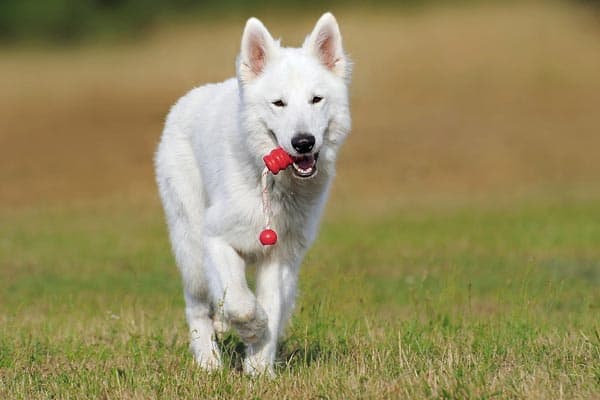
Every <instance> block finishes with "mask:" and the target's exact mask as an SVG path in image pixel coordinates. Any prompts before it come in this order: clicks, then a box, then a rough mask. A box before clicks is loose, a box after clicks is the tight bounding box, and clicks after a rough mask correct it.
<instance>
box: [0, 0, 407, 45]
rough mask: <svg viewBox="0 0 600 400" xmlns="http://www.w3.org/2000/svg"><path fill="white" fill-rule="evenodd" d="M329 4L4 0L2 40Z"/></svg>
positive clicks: (59, 38) (74, 36)
mask: <svg viewBox="0 0 600 400" xmlns="http://www.w3.org/2000/svg"><path fill="white" fill-rule="evenodd" d="M411 1H415V0H411ZM338 3H339V1H338ZM330 4H331V1H317V0H308V1H307V0H277V1H276V0H220V1H207V0H0V42H5V43H6V42H14V41H19V40H34V41H44V42H73V41H78V40H81V39H85V38H87V37H98V36H105V37H106V36H108V37H111V36H123V35H133V34H136V33H139V32H140V31H143V30H144V29H146V28H148V27H151V26H152V25H153V24H154V23H156V22H157V21H159V20H160V19H164V18H169V17H171V16H177V15H189V14H194V13H196V14H198V15H213V14H214V13H228V12H232V11H235V12H237V13H242V12H244V11H250V10H256V9H257V8H259V9H260V8H266V7H268V8H269V9H273V7H275V8H279V9H281V8H305V7H307V6H311V5H313V6H316V5H319V6H320V7H326V6H327V5H330Z"/></svg>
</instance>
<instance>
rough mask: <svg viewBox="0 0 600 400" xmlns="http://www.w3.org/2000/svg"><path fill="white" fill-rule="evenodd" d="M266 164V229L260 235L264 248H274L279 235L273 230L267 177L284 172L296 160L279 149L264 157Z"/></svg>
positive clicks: (264, 204) (264, 195)
mask: <svg viewBox="0 0 600 400" xmlns="http://www.w3.org/2000/svg"><path fill="white" fill-rule="evenodd" d="M263 161H264V162H265V165H266V167H265V169H264V170H263V172H262V176H261V181H260V183H261V188H262V203H263V212H264V213H265V220H266V221H265V229H264V230H263V231H262V232H261V233H260V236H259V239H260V243H261V244H262V245H263V246H272V245H274V244H275V243H277V233H276V232H275V231H274V230H273V229H271V202H270V200H269V192H268V190H267V175H268V174H269V172H271V173H272V174H273V175H277V174H278V173H279V171H283V170H284V169H286V168H287V167H289V166H290V165H291V164H292V163H293V162H294V160H292V157H290V155H289V154H288V153H286V151H285V150H284V149H282V148H281V147H277V148H276V149H273V150H272V151H271V152H270V153H269V154H267V155H266V156H264V157H263Z"/></svg>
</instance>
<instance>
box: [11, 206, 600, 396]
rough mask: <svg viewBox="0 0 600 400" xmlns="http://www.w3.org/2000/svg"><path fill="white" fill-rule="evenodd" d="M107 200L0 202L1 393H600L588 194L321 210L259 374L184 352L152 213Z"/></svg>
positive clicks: (228, 341) (175, 286)
mask: <svg viewBox="0 0 600 400" xmlns="http://www.w3.org/2000/svg"><path fill="white" fill-rule="evenodd" d="M114 204H118V203H117V202H115V203H114ZM114 204H113V205H111V204H103V205H98V204H95V205H88V206H81V207H78V208H70V209H67V208H65V209H41V208H34V209H30V210H26V211H19V212H7V211H4V212H3V213H2V214H1V215H0V398H2V399H10V398H24V399H31V398H107V399H112V398H119V399H123V398H125V399H127V398H140V399H142V398H143V399H146V398H211V399H212V398H306V399H308V398H340V399H342V398H443V399H452V398H481V399H487V398H523V397H527V398H569V399H572V398H598V397H599V396H600V333H599V332H600V325H599V321H600V318H599V315H600V290H598V288H599V287H600V219H599V217H598V216H600V202H598V201H583V200H581V201H573V202H565V203H559V202H554V203H552V202H550V203H548V202H546V203H544V204H535V203H533V202H529V203H527V202H517V203H514V204H512V205H509V206H502V207H495V208H494V207H487V206H483V205H479V206H476V207H467V206H464V207H457V208H451V209H434V208H429V209H420V210H416V209H415V210H413V209H408V208H406V209H401V210H398V211H395V212H391V211H390V212H389V213H388V214H385V215H383V216H381V217H378V218H377V219H368V218H363V217H344V216H340V217H336V218H335V219H334V218H329V219H328V220H327V221H326V223H325V224H324V226H323V229H322V231H321V234H320V236H319V239H318V240H317V242H316V244H315V246H314V247H313V249H312V250H311V251H310V253H309V255H308V257H307V259H306V260H305V263H304V266H303V272H302V279H301V292H300V297H299V304H298V307H297V310H296V313H295V315H294V317H293V321H292V324H291V326H290V328H289V330H288V335H287V338H286V340H285V341H284V343H283V344H282V348H281V351H280V355H279V364H278V367H277V369H278V373H279V376H278V377H277V378H276V379H274V380H269V379H250V378H247V377H245V376H243V375H242V374H241V373H240V372H239V365H240V357H241V355H242V353H243V350H242V347H241V345H240V342H239V340H238V339H237V338H236V337H235V336H234V335H230V336H228V337H227V338H225V340H224V341H223V343H222V344H223V348H224V350H225V356H226V361H227V365H228V368H227V369H226V370H225V371H224V372H223V373H219V374H213V375H205V374H204V373H202V372H201V371H199V370H198V369H197V368H195V367H194V365H193V363H192V359H191V356H190V354H189V353H188V351H187V331H186V326H185V321H184V315H183V300H182V294H181V284H180V281H179V276H178V274H177V270H176V268H175V266H174V264H173V261H172V258H171V255H170V250H169V245H168V242H167V238H166V232H165V227H164V225H163V219H162V213H161V211H160V209H159V208H158V206H157V205H156V204H155V203H152V204H145V205H141V206H140V205H139V204H138V205H128V206H123V205H119V206H115V205H114Z"/></svg>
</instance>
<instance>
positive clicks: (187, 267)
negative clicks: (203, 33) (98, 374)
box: [155, 13, 350, 375]
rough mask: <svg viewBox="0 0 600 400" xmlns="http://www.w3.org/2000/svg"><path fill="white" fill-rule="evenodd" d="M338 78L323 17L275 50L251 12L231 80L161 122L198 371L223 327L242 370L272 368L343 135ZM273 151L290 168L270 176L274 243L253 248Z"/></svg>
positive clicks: (342, 78) (341, 64)
mask: <svg viewBox="0 0 600 400" xmlns="http://www.w3.org/2000/svg"><path fill="white" fill-rule="evenodd" d="M349 80H350V61H349V60H348V59H347V57H346V55H345V54H344V51H343V49H342V37H341V35H340V31H339V28H338V25H337V22H336V20H335V18H334V16H333V15H332V14H330V13H326V14H324V15H323V16H322V17H321V18H320V19H319V21H318V22H317V24H316V26H315V28H314V30H313V32H312V33H311V34H310V35H309V36H308V37H307V39H306V40H305V42H304V45H303V46H302V47H301V48H285V47H281V46H280V44H279V41H276V40H273V38H272V37H271V35H270V34H269V32H268V31H267V29H266V28H265V27H264V25H263V24H262V23H261V22H260V21H259V20H258V19H256V18H251V19H249V20H248V22H247V23H246V27H245V29H244V33H243V36H242V43H241V52H240V55H239V57H238V59H237V79H235V78H232V79H229V80H227V81H225V82H222V83H218V84H211V85H206V86H202V87H199V88H196V89H193V90H192V91H190V92H189V93H188V94H186V95H185V96H184V97H182V98H181V99H180V100H179V101H178V102H177V103H176V104H175V106H173V108H172V109H171V111H170V113H169V115H168V117H167V121H166V125H165V129H164V132H163V135H162V138H161V141H160V145H159V147H158V151H157V153H156V158H155V164H156V179H157V182H158V187H159V190H160V195H161V198H162V202H163V206H164V209H165V213H166V217H167V222H168V225H169V234H170V239H171V244H172V247H173V252H174V254H175V258H176V261H177V265H178V266H179V269H180V271H181V275H182V278H183V284H184V292H185V293H184V294H185V303H186V317H187V321H188V323H189V327H190V332H191V350H192V352H193V354H194V357H195V359H196V361H197V362H198V364H199V365H200V366H202V367H203V368H205V369H207V370H214V369H217V368H219V367H220V366H221V356H220V352H219V348H218V346H217V342H216V339H215V333H221V332H223V331H224V330H226V329H227V328H228V326H229V325H231V326H232V327H234V328H235V329H236V330H237V332H238V333H239V335H240V337H241V338H242V340H243V341H244V343H245V344H246V346H247V347H246V359H245V361H244V370H245V372H246V373H248V374H261V373H266V374H269V375H273V362H274V359H275V354H276V348H277V339H278V337H279V336H280V335H281V333H282V330H283V327H284V325H285V322H286V321H287V320H288V318H289V316H290V313H291V311H292V308H293V306H294V301H295V295H296V285H297V278H298V269H299V266H300V263H301V261H302V258H303V256H304V254H305V252H306V250H307V249H308V247H309V246H310V244H311V243H312V242H313V240H314V239H315V235H316V232H317V227H318V223H319V219H320V216H321V213H322V211H323V206H324V204H325V201H326V198H327V193H328V190H329V187H330V184H331V180H332V178H333V176H334V164H335V160H336V155H337V153H338V150H339V147H340V145H341V144H342V142H343V141H344V139H345V137H346V136H347V134H348V132H349V131H350V110H349V104H348V83H349ZM276 147H282V148H283V149H284V150H285V151H286V152H287V153H288V154H289V155H290V156H291V158H292V160H293V165H292V167H290V168H288V169H286V170H284V171H282V172H280V173H279V174H278V175H276V176H269V187H268V190H269V192H270V193H271V201H270V214H271V226H272V227H273V229H275V230H276V231H277V232H278V234H279V241H278V242H277V244H275V245H273V246H263V245H261V243H260V242H259V240H258V235H259V233H260V232H261V230H262V229H263V227H264V221H265V214H264V209H263V203H262V202H261V194H262V190H261V171H263V168H264V166H265V165H264V163H263V159H262V158H263V156H264V155H266V154H267V153H269V152H270V151H271V150H272V149H274V148H276ZM249 263H253V264H256V266H257V276H256V296H255V295H254V294H253V293H252V292H251V291H250V289H249V288H248V284H247V283H246V275H245V272H246V266H247V265H248V264H249Z"/></svg>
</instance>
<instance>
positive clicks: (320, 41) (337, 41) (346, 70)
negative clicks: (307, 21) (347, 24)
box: [304, 12, 350, 79]
mask: <svg viewBox="0 0 600 400" xmlns="http://www.w3.org/2000/svg"><path fill="white" fill-rule="evenodd" d="M304 48H305V49H306V50H308V51H309V52H310V53H311V54H313V55H314V56H315V57H317V58H318V59H319V61H321V63H322V64H323V65H324V66H325V67H327V68H328V69H329V70H330V71H332V72H333V73H334V74H336V75H337V76H339V77H340V78H343V79H348V78H349V75H350V62H349V60H348V59H347V57H346V55H345V54H344V49H343V48H342V34H341V33H340V28H339V26H338V23H337V21H336V20H335V17H334V16H333V14H332V13H330V12H327V13H325V14H323V15H322V16H321V18H319V20H318V21H317V25H315V28H314V29H313V31H312V33H311V34H310V35H309V36H308V37H307V38H306V41H305V42H304Z"/></svg>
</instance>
